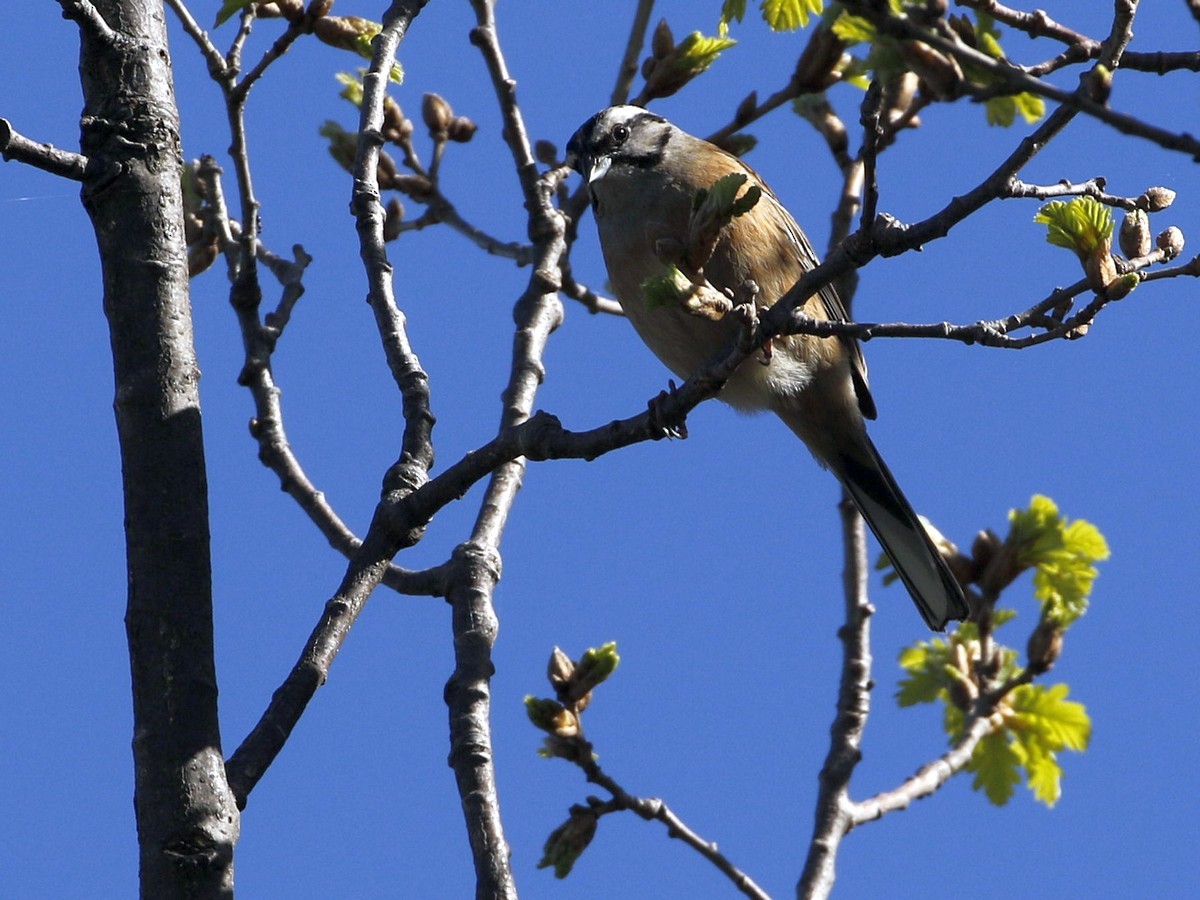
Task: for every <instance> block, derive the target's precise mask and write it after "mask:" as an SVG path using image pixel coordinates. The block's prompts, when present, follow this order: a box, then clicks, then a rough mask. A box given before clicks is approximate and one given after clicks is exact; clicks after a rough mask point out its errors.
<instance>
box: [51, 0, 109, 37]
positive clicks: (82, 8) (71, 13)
mask: <svg viewBox="0 0 1200 900" xmlns="http://www.w3.org/2000/svg"><path fill="white" fill-rule="evenodd" d="M58 5H59V6H61V7H62V11H63V12H62V14H63V18H64V19H70V20H72V21H74V22H78V23H79V27H80V28H86V29H87V31H88V34H89V35H90V36H91V37H92V39H93V40H98V41H103V42H104V43H107V44H111V43H113V42H114V41H117V40H120V39H121V35H119V34H118V33H117V32H116V31H114V30H113V29H112V28H110V27H109V24H108V22H106V21H105V19H104V16H103V15H101V14H100V10H98V9H96V7H95V6H94V5H92V3H91V2H90V0H58Z"/></svg>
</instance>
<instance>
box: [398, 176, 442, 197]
mask: <svg viewBox="0 0 1200 900" xmlns="http://www.w3.org/2000/svg"><path fill="white" fill-rule="evenodd" d="M391 187H392V189H393V190H397V191H399V192H400V193H402V194H406V195H407V196H409V197H412V198H413V199H414V200H416V201H417V202H418V203H428V202H429V200H430V199H431V198H432V197H433V182H431V181H430V180H429V179H428V178H426V177H425V176H424V175H397V176H396V177H395V178H393V179H392V184H391Z"/></svg>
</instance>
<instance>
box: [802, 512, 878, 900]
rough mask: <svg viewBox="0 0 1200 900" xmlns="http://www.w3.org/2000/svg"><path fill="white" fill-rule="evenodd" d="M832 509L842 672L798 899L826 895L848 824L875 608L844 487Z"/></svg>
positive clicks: (862, 535) (860, 530) (858, 520)
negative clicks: (839, 547) (837, 516)
mask: <svg viewBox="0 0 1200 900" xmlns="http://www.w3.org/2000/svg"><path fill="white" fill-rule="evenodd" d="M838 509H839V512H840V513H841V518H842V543H843V547H844V548H845V555H844V558H843V569H842V594H843V597H844V600H845V604H846V624H844V625H843V626H842V627H841V629H839V631H838V637H839V638H840V639H841V641H842V675H841V684H840V685H839V687H838V701H837V717H836V718H835V719H834V722H833V727H832V728H831V729H830V741H829V752H828V753H827V754H826V756H825V764H824V765H823V766H822V767H821V774H820V788H819V790H818V792H817V804H816V816H815V819H816V821H815V826H814V829H813V836H812V840H811V841H810V842H809V845H808V856H807V858H806V859H805V861H804V870H803V872H802V873H801V875H800V881H799V884H798V885H797V887H796V896H797V897H801V898H814V897H826V896H828V895H829V892H830V891H831V890H832V889H833V882H834V877H835V866H836V863H837V854H838V848H839V847H840V845H841V840H842V838H843V837H844V836H845V835H846V834H847V833H848V832H849V831H850V829H851V828H852V827H853V825H854V823H853V822H852V821H851V818H850V816H851V811H852V809H853V804H852V802H851V800H850V778H851V776H852V775H853V774H854V769H855V768H856V767H857V765H858V762H859V760H860V759H862V737H863V730H864V729H865V728H866V724H867V716H868V714H869V713H870V710H871V686H872V683H873V682H872V681H871V616H872V614H873V613H874V612H875V609H874V607H873V606H871V603H870V601H869V599H868V598H867V573H868V566H867V535H866V529H865V528H864V526H863V519H862V516H861V515H859V513H858V510H857V509H856V508H855V506H854V504H853V502H852V501H851V500H850V498H849V497H848V496H847V495H846V494H845V492H843V495H842V500H841V503H840V504H839V505H838Z"/></svg>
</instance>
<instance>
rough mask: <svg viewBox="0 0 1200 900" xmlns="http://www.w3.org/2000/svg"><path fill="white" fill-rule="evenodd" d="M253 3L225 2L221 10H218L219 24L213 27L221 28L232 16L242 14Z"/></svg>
mask: <svg viewBox="0 0 1200 900" xmlns="http://www.w3.org/2000/svg"><path fill="white" fill-rule="evenodd" d="M253 2H254V0H225V2H224V3H222V4H221V8H220V9H219V10H217V23H216V24H215V25H214V26H213V27H214V28H220V27H221V26H222V25H224V24H225V23H226V22H227V21H228V20H229V17H230V16H232V15H233V14H234V13H238V12H241V11H242V10H243V9H245V8H246V7H247V6H249V5H250V4H251V3H253Z"/></svg>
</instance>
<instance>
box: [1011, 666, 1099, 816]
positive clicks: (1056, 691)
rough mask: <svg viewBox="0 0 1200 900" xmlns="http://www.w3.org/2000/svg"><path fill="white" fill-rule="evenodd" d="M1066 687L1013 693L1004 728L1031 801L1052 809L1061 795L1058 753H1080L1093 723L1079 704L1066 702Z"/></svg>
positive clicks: (1024, 687)
mask: <svg viewBox="0 0 1200 900" xmlns="http://www.w3.org/2000/svg"><path fill="white" fill-rule="evenodd" d="M1067 690H1068V689H1067V686H1066V685H1065V684H1056V685H1054V686H1052V687H1050V688H1043V687H1042V686H1041V685H1035V684H1027V685H1022V686H1021V687H1019V688H1017V689H1016V690H1015V691H1013V696H1012V701H1011V703H1012V713H1011V715H1010V716H1009V718H1008V721H1007V722H1006V728H1007V729H1008V730H1009V732H1010V733H1011V734H1012V736H1013V738H1014V740H1015V744H1014V749H1015V750H1016V752H1017V755H1018V756H1019V757H1020V759H1021V765H1022V767H1023V768H1024V769H1025V773H1026V776H1027V778H1028V781H1029V789H1030V790H1031V791H1033V795H1034V798H1035V799H1036V800H1038V801H1039V802H1041V803H1045V804H1046V805H1047V806H1053V805H1054V804H1055V803H1057V802H1058V799H1059V797H1060V796H1061V795H1062V774H1063V771H1062V766H1061V765H1059V762H1058V757H1057V753H1058V751H1059V750H1063V749H1066V750H1074V751H1077V752H1081V751H1083V750H1085V749H1086V748H1087V745H1088V741H1089V740H1090V738H1091V733H1092V722H1091V718H1090V717H1089V716H1088V714H1087V709H1086V708H1085V707H1084V706H1083V704H1081V703H1075V702H1074V701H1070V700H1067V699H1066V696H1067Z"/></svg>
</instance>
